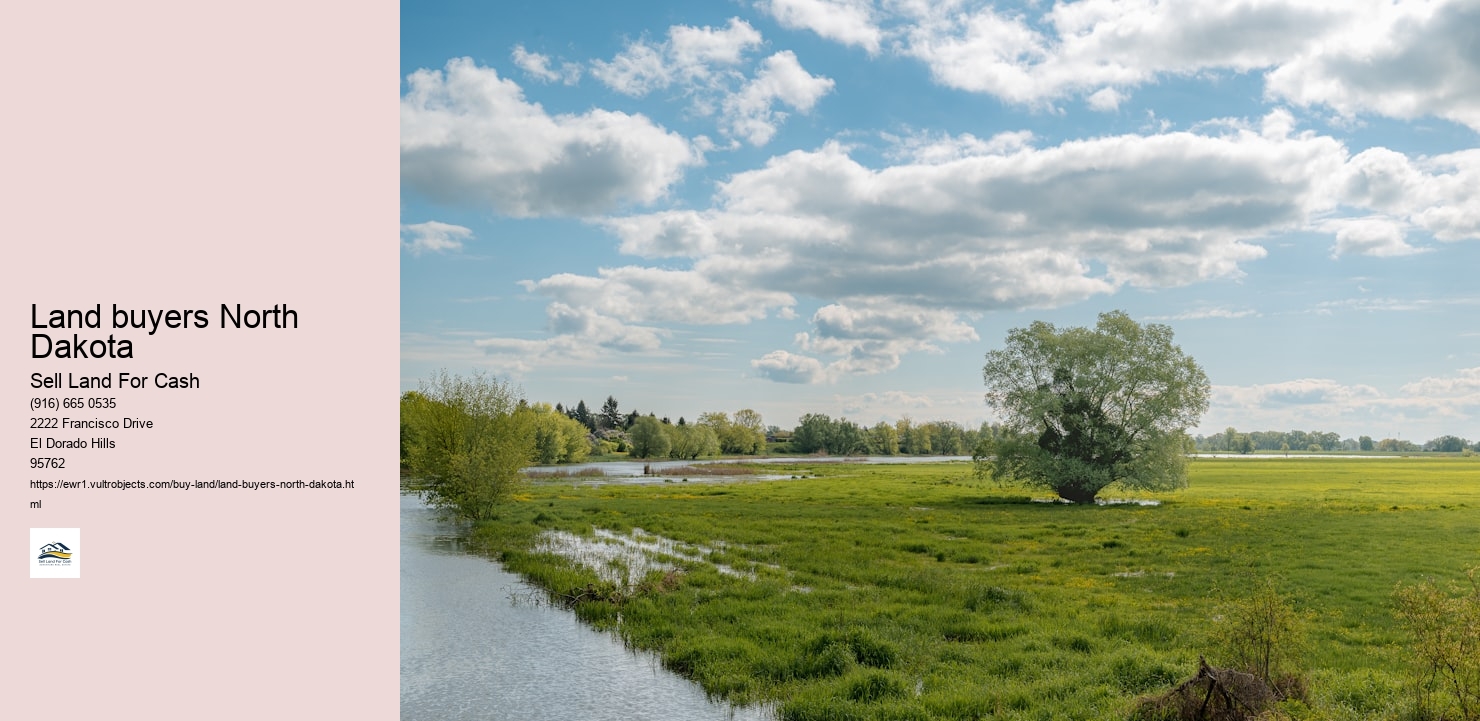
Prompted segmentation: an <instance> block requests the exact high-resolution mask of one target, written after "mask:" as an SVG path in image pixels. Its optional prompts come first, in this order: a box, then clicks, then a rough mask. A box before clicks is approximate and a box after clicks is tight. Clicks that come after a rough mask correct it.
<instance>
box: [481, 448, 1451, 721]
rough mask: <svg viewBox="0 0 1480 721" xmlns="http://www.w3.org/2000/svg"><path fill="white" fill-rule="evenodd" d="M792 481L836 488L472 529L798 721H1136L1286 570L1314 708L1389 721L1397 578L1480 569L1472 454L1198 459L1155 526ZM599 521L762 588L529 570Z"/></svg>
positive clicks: (511, 514) (513, 559) (687, 572)
mask: <svg viewBox="0 0 1480 721" xmlns="http://www.w3.org/2000/svg"><path fill="white" fill-rule="evenodd" d="M776 468H780V469H782V470H781V471H780V472H786V473H800V472H802V471H805V473H806V474H807V475H812V474H816V475H817V476H820V477H816V478H806V479H802V480H789V481H774V482H751V483H733V484H710V483H706V484H688V485H680V484H667V485H661V486H618V485H607V486H602V487H599V488H574V487H571V486H569V485H563V484H556V485H540V486H534V487H531V488H528V489H526V491H525V492H524V493H523V494H521V495H520V496H519V497H518V500H517V501H516V502H514V503H511V504H510V505H509V506H508V507H507V508H506V510H505V511H504V512H503V513H501V515H500V518H499V519H498V520H496V521H493V522H490V523H487V524H485V525H483V526H482V527H480V528H479V530H478V536H479V538H480V539H481V540H482V541H483V542H484V543H486V544H487V546H488V547H489V549H490V550H492V551H493V552H496V553H499V554H500V555H501V556H502V558H503V559H504V561H505V563H506V564H507V565H508V566H509V567H510V568H511V570H514V571H516V572H519V573H522V574H524V575H525V576H526V577H528V578H530V579H531V580H532V581H533V582H535V583H537V584H539V585H541V586H543V587H545V588H546V589H548V590H550V591H552V592H555V593H566V594H568V595H569V594H570V593H571V592H574V591H578V590H580V589H583V588H586V587H587V584H596V586H593V587H594V588H597V589H598V591H599V592H598V593H596V594H594V595H592V594H588V596H587V597H588V598H594V600H582V601H580V602H579V603H577V604H576V606H575V610H576V612H577V613H578V614H579V615H580V616H581V617H582V618H584V619H585V620H587V621H589V622H591V623H592V624H593V625H595V626H597V627H598V628H603V629H610V630H612V631H614V632H616V633H618V634H619V635H620V636H621V637H622V638H623V639H625V640H626V641H627V643H629V644H630V645H632V646H636V647H641V648H647V649H653V650H655V651H657V652H658V653H660V654H661V656H662V658H663V660H664V664H665V665H666V666H667V667H669V668H671V669H673V670H675V671H677V672H679V673H680V674H683V675H684V676H687V677H689V678H692V679H694V680H695V681H697V682H698V683H700V684H701V685H703V687H704V688H705V690H706V691H708V692H709V693H711V694H713V695H716V696H719V697H723V698H726V699H729V700H731V701H734V702H736V703H742V704H745V703H755V702H763V701H769V702H775V703H776V704H777V705H778V707H779V708H780V710H781V715H782V717H783V718H785V719H789V720H803V719H855V718H856V719H914V718H920V719H975V718H988V717H990V718H1009V719H1018V718H1021V719H1029V718H1032V719H1037V718H1107V719H1108V718H1124V717H1125V715H1126V713H1127V711H1128V709H1129V707H1130V704H1131V703H1133V701H1134V699H1135V698H1136V697H1137V696H1138V695H1142V694H1147V693H1154V692H1156V691H1158V690H1161V689H1165V688H1167V687H1169V686H1171V685H1172V684H1174V683H1175V682H1176V681H1177V680H1179V679H1181V678H1184V677H1186V676H1188V675H1190V674H1191V673H1193V672H1194V671H1195V669H1196V663H1197V657H1198V655H1199V654H1207V655H1208V657H1209V661H1210V662H1214V663H1216V662H1217V659H1216V657H1215V655H1214V651H1215V650H1214V649H1211V648H1210V647H1209V645H1208V641H1207V637H1208V627H1207V623H1208V618H1209V616H1210V614H1212V613H1213V612H1214V610H1215V609H1216V607H1217V606H1218V603H1219V599H1220V598H1222V597H1224V596H1237V595H1239V594H1240V593H1241V592H1242V591H1243V589H1245V588H1247V587H1249V586H1250V585H1251V583H1250V582H1251V581H1253V580H1257V579H1264V578H1271V577H1272V578H1275V579H1276V580H1277V582H1278V585H1279V588H1280V590H1281V592H1282V593H1284V594H1286V595H1289V596H1292V597H1293V598H1294V600H1295V603H1296V605H1297V608H1298V609H1299V610H1300V611H1302V612H1304V613H1306V614H1308V615H1309V617H1310V624H1309V648H1310V650H1309V654H1308V657H1307V660H1306V664H1305V665H1306V668H1307V669H1308V670H1309V672H1310V675H1311V683H1312V693H1311V699H1312V700H1311V703H1312V704H1313V705H1315V706H1316V707H1317V709H1318V710H1320V711H1322V712H1323V713H1326V714H1327V715H1329V716H1331V717H1334V718H1368V717H1374V716H1376V717H1382V716H1392V715H1395V714H1397V713H1399V711H1400V708H1401V704H1398V705H1395V704H1397V702H1395V701H1394V700H1393V697H1394V696H1396V695H1400V694H1401V693H1402V692H1403V688H1404V684H1405V681H1406V675H1405V674H1406V665H1405V662H1404V659H1403V656H1402V643H1403V635H1402V632H1401V629H1400V628H1398V626H1397V625H1396V622H1395V620H1394V617H1393V613H1392V605H1391V595H1392V591H1393V589H1394V587H1395V585H1396V584H1398V583H1400V582H1404V583H1407V582H1414V581H1417V580H1419V579H1421V578H1424V577H1434V578H1438V579H1441V580H1443V579H1452V578H1458V577H1460V576H1461V575H1462V574H1463V571H1464V570H1465V569H1467V568H1470V567H1473V566H1477V565H1480V530H1477V529H1480V459H1468V458H1445V459H1381V460H1366V459H1362V460H1355V459H1353V460H1343V459H1293V458H1292V459H1288V460H1286V459H1260V460H1237V459H1230V460H1214V459H1201V460H1197V461H1194V462H1193V463H1192V465H1191V469H1190V487H1189V488H1188V489H1187V490H1185V491H1180V492H1177V493H1171V494H1155V495H1146V494H1142V495H1141V497H1142V498H1156V499H1159V500H1161V501H1162V502H1163V504H1162V505H1161V506H1157V507H1140V506H1129V505H1122V506H1101V507H1077V506H1065V505H1059V504H1048V503H1035V502H1031V500H1030V497H1031V496H1044V497H1046V496H1047V495H1048V494H1046V493H1043V492H1034V491H1028V490H1024V489H1015V488H999V487H997V486H994V485H991V484H986V483H981V482H978V481H976V480H975V479H974V478H972V476H971V473H970V465H969V464H962V463H955V464H931V465H896V466H866V465H837V464H812V465H808V464H806V463H805V462H800V463H797V464H788V465H785V466H778V467H776ZM757 470H760V469H757ZM1117 495H1124V494H1116V493H1115V492H1114V491H1113V490H1112V491H1108V492H1106V493H1103V494H1102V496H1109V497H1114V496H1117ZM594 527H600V528H605V529H609V530H613V531H618V532H625V531H630V530H631V529H633V528H641V529H644V530H645V531H647V532H649V533H655V534H659V535H661V536H665V537H667V538H671V539H675V540H677V541H680V542H684V543H690V544H702V545H705V546H708V547H711V548H714V549H715V550H714V552H713V553H712V554H711V556H710V557H709V559H708V560H709V561H710V562H718V563H723V564H725V565H727V566H729V567H733V568H737V569H742V570H743V569H749V570H751V571H753V573H754V579H750V578H742V577H734V576H729V575H723V574H721V573H719V572H718V571H717V570H716V569H715V567H714V566H713V565H712V563H692V562H684V563H681V564H680V565H681V566H682V567H683V573H682V574H681V575H679V576H678V577H677V579H676V581H675V580H674V579H669V580H668V581H667V582H659V580H658V579H657V578H656V574H655V575H654V577H653V578H652V579H650V582H649V583H645V584H643V585H642V587H640V588H636V589H627V590H625V591H623V590H620V589H609V588H606V589H603V588H602V587H600V585H599V583H598V582H597V581H596V576H595V575H594V573H592V572H590V571H588V570H586V569H584V568H580V567H578V566H574V565H573V564H571V563H570V562H568V561H566V560H565V559H561V558H558V557H555V556H551V555H548V554H541V553H535V552H532V551H531V549H532V548H533V547H534V544H535V539H536V537H537V534H538V533H540V532H541V531H543V530H546V529H553V528H559V529H565V530H569V531H572V532H575V533H578V534H590V533H591V531H592V529H593V528H594Z"/></svg>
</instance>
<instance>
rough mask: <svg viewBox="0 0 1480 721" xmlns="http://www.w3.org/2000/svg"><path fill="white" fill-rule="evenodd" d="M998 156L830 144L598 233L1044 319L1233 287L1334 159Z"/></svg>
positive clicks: (642, 250) (1258, 150) (1313, 148)
mask: <svg viewBox="0 0 1480 721" xmlns="http://www.w3.org/2000/svg"><path fill="white" fill-rule="evenodd" d="M999 149H1000V151H1001V152H999V153H996V154H991V153H986V154H974V155H969V156H965V157H959V158H956V159H954V160H946V161H943V162H931V163H905V164H900V165H894V166H890V167H886V168H883V169H880V170H872V169H869V168H866V167H864V166H863V165H861V164H860V163H858V162H857V161H855V160H854V159H853V158H852V157H850V156H849V154H848V152H847V151H846V150H845V149H844V148H843V147H842V146H839V145H836V144H829V145H826V146H824V147H823V148H821V149H818V150H816V151H810V152H805V151H796V152H792V153H788V154H786V155H783V156H780V157H776V158H773V159H771V161H769V162H768V163H767V164H766V166H765V167H764V168H760V169H757V170H752V171H747V172H743V173H739V174H736V175H734V176H732V177H731V178H730V180H729V181H727V182H725V183H723V184H722V185H721V186H720V192H719V195H718V197H717V199H716V203H715V206H714V207H712V208H710V209H708V210H699V211H688V210H685V211H665V212H659V213H654V214H649V215H644V216H629V217H627V218H622V219H619V220H615V221H609V222H610V227H612V228H613V229H614V230H615V231H616V232H617V233H618V235H619V236H620V237H621V238H622V241H623V245H622V248H623V250H624V251H625V252H628V253H633V254H637V255H643V256H649V257H689V258H694V259H695V260H696V262H697V263H700V264H702V265H705V266H712V267H716V268H718V267H723V268H724V270H725V272H727V273H728V274H730V275H731V276H732V277H735V278H737V279H741V280H743V282H745V283H747V284H749V285H752V286H755V287H769V288H786V289H787V290H788V292H793V293H802V294H805V295H809V296H812V297H816V298H822V299H829V300H833V299H836V300H843V299H848V298H854V299H860V298H869V297H882V298H892V299H895V300H897V301H899V302H909V303H913V304H916V305H922V306H929V307H944V308H956V309H962V310H973V309H975V310H991V309H1002V308H1011V309H1020V308H1029V307H1052V306H1059V305H1064V304H1066V303H1071V302H1076V301H1079V300H1083V299H1085V298H1088V297H1090V296H1093V295H1097V294H1103V293H1109V292H1112V291H1113V290H1114V289H1115V288H1117V287H1119V286H1121V285H1123V284H1127V283H1129V284H1132V285H1139V286H1148V287H1157V286H1169V285H1181V284H1186V283H1191V282H1196V281H1198V280H1205V279H1209V278H1215V277H1227V276H1233V275H1236V274H1237V273H1238V264H1239V263H1240V262H1243V261H1247V260H1252V259H1255V258H1259V257H1262V256H1263V255H1264V251H1263V249H1262V248H1260V247H1258V246H1257V245H1254V244H1252V243H1251V242H1250V241H1252V240H1256V239H1259V238H1262V237H1263V236H1265V235H1267V234H1269V233H1271V232H1275V231H1278V230H1285V229H1291V228H1299V227H1302V226H1304V225H1305V224H1306V223H1307V221H1308V219H1309V218H1310V216H1311V215H1312V214H1313V213H1315V212H1318V211H1323V210H1325V209H1328V208H1329V207H1330V206H1331V205H1332V201H1331V200H1330V198H1329V196H1330V193H1329V191H1328V190H1327V189H1326V183H1327V179H1328V178H1329V177H1330V176H1332V175H1334V174H1335V173H1336V171H1338V170H1339V169H1340V168H1341V164H1342V161H1343V159H1344V150H1343V148H1342V147H1341V146H1340V144H1339V143H1337V142H1335V141H1334V140H1331V139H1330V138H1321V137H1315V136H1304V135H1303V136H1299V137H1296V138H1279V139H1270V138H1266V137H1263V136H1261V135H1258V134H1255V133H1253V132H1250V131H1241V132H1233V133H1228V134H1224V135H1221V136H1216V137H1215V136H1204V135H1195V134H1191V133H1173V134H1167V135H1158V136H1121V137H1111V138H1098V139H1094V140H1086V141H1074V142H1069V143H1064V144H1062V145H1059V146H1056V147H1052V148H1047V149H1041V150H1040V149H1035V148H1031V147H1025V146H1021V145H1017V144H1003V145H1002V146H1001V147H1000V148H999ZM1096 264H1098V265H1100V266H1102V267H1103V268H1104V270H1103V271H1102V272H1099V273H1096V272H1094V271H1093V270H1092V269H1093V268H1094V267H1095V265H1096Z"/></svg>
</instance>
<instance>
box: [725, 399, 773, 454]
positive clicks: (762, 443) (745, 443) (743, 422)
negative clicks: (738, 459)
mask: <svg viewBox="0 0 1480 721" xmlns="http://www.w3.org/2000/svg"><path fill="white" fill-rule="evenodd" d="M733 426H734V433H735V439H734V440H735V445H736V446H738V447H739V449H740V450H738V451H737V453H744V454H746V455H751V456H755V455H760V454H762V453H765V452H766V424H765V422H764V421H763V420H761V414H760V413H757V412H756V411H754V410H751V409H749V408H741V409H740V410H738V411H735V418H734V421H733Z"/></svg>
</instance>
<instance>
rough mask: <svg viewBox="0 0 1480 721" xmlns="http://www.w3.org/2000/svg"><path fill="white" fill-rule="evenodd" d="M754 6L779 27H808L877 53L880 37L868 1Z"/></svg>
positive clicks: (796, 0) (780, 0) (795, 0)
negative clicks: (779, 25) (773, 20)
mask: <svg viewBox="0 0 1480 721" xmlns="http://www.w3.org/2000/svg"><path fill="white" fill-rule="evenodd" d="M755 5H756V9H758V10H760V11H761V12H763V13H766V14H767V15H770V16H771V17H773V18H775V19H776V22H778V23H780V24H781V26H782V27H786V28H793V29H802V30H811V31H812V32H815V33H817V34H818V35H821V36H822V37H824V38H827V39H829V40H834V41H837V42H840V43H842V44H844V45H856V46H858V47H861V48H863V49H864V50H867V51H868V52H869V54H870V55H872V54H875V53H877V52H879V47H880V43H881V42H882V41H883V38H884V33H883V31H882V30H881V29H880V28H879V27H878V25H876V24H875V21H874V9H873V3H871V2H870V1H869V0H759V1H758V2H757V3H756V4H755Z"/></svg>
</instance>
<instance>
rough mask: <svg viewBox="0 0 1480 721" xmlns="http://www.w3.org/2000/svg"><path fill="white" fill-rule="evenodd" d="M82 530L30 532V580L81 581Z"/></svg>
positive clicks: (49, 529)
mask: <svg viewBox="0 0 1480 721" xmlns="http://www.w3.org/2000/svg"><path fill="white" fill-rule="evenodd" d="M81 550H82V529H80V528H32V529H31V548H30V550H29V551H28V555H29V556H30V559H31V578H82V555H81Z"/></svg>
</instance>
